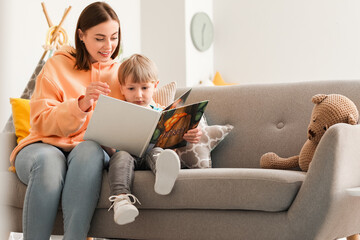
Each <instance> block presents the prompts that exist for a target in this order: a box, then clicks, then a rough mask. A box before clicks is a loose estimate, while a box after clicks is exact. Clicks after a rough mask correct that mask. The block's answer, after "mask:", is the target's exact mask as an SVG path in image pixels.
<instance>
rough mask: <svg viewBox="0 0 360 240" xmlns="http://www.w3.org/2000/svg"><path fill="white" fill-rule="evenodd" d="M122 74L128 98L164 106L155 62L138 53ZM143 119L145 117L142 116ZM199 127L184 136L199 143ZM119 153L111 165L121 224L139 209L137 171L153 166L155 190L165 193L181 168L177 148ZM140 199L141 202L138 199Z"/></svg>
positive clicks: (116, 216) (115, 205) (125, 64)
mask: <svg viewBox="0 0 360 240" xmlns="http://www.w3.org/2000/svg"><path fill="white" fill-rule="evenodd" d="M118 77H119V81H120V85H121V93H122V94H123V95H124V96H125V100H126V101H128V102H131V103H134V104H137V105H140V106H143V107H148V108H153V109H155V110H158V111H161V110H162V108H161V106H155V103H154V101H153V100H152V96H153V93H154V92H155V89H156V87H157V85H158V83H159V80H158V77H157V68H156V66H155V64H154V63H153V62H152V61H151V60H150V59H148V58H147V57H145V56H142V55H139V54H135V55H132V56H131V57H130V58H129V59H127V60H126V61H124V62H123V63H122V64H121V66H120V67H119V72H118ZM138 121H141V119H138ZM201 134H202V133H201V130H200V129H198V128H195V129H192V130H189V131H188V132H187V133H186V134H185V135H184V139H185V140H186V141H188V142H191V143H197V142H199V140H200V137H201ZM118 150H119V151H117V152H115V153H114V154H113V155H112V156H111V159H110V164H109V182H110V191H111V195H112V196H111V197H110V198H109V200H110V201H111V202H112V206H111V207H110V208H112V207H113V208H114V221H115V222H116V223H117V224H119V225H123V224H127V223H130V222H133V221H134V220H135V217H136V216H138V214H139V211H138V209H137V208H136V207H135V206H134V204H135V203H136V201H138V200H137V198H136V197H135V196H134V195H132V194H131V189H132V183H133V180H134V170H146V169H151V170H152V171H153V173H154V174H155V185H154V190H155V192H156V193H158V194H161V195H167V194H169V193H170V192H171V190H172V188H173V186H174V183H175V181H176V178H177V176H178V173H179V170H180V160H179V157H178V155H177V154H176V153H175V151H173V150H170V149H165V150H164V149H162V148H154V149H152V150H151V151H149V152H148V153H146V154H145V156H144V157H142V158H138V157H135V156H132V155H130V154H129V153H127V152H125V151H121V149H118ZM138 202H139V201H138Z"/></svg>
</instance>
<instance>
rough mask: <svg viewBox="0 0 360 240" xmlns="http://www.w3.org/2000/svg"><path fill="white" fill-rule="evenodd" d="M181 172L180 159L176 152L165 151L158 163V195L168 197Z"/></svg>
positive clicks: (156, 190) (156, 177)
mask: <svg viewBox="0 0 360 240" xmlns="http://www.w3.org/2000/svg"><path fill="white" fill-rule="evenodd" d="M179 171H180V159H179V156H178V155H177V154H176V153H175V151H173V150H170V149H165V150H164V151H163V152H161V153H160V155H159V157H158V159H157V161H156V176H155V185H154V190H155V192H156V193H157V194H160V195H167V194H169V193H170V192H171V190H172V189H173V187H174V184H175V181H176V179H177V176H178V174H179Z"/></svg>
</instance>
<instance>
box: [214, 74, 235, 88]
mask: <svg viewBox="0 0 360 240" xmlns="http://www.w3.org/2000/svg"><path fill="white" fill-rule="evenodd" d="M213 83H214V85H215V86H223V85H236V83H227V82H225V81H224V79H223V78H222V77H221V75H220V73H219V72H216V74H215V76H214V80H213Z"/></svg>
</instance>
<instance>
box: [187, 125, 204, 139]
mask: <svg viewBox="0 0 360 240" xmlns="http://www.w3.org/2000/svg"><path fill="white" fill-rule="evenodd" d="M201 136H202V131H201V128H200V127H197V128H194V129H190V130H189V131H187V133H185V134H184V139H185V141H187V142H189V143H198V142H200V139H201Z"/></svg>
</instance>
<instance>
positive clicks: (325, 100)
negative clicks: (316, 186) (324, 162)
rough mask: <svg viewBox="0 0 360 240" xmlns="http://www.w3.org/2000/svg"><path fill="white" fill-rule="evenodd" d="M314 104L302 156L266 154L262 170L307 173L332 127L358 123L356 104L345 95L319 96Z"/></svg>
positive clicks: (261, 162)
mask: <svg viewBox="0 0 360 240" xmlns="http://www.w3.org/2000/svg"><path fill="white" fill-rule="evenodd" d="M312 102H313V103H314V104H315V106H314V108H313V110H312V114H311V119H310V124H309V126H308V129H307V130H308V131H307V137H308V139H307V140H306V142H305V144H304V146H303V147H302V149H301V151H300V155H297V156H293V157H289V158H282V157H279V156H278V155H277V154H275V153H273V152H269V153H265V154H264V155H263V156H262V157H261V159H260V166H261V167H262V168H275V169H291V168H295V167H300V169H301V170H302V171H307V170H308V169H309V165H310V163H311V160H312V158H313V155H314V153H315V150H316V147H317V145H318V144H319V142H320V139H321V137H322V136H323V135H324V133H325V131H326V130H327V129H328V128H329V127H330V126H332V125H334V124H336V123H348V124H352V125H355V124H357V122H358V119H359V112H358V110H357V108H356V106H355V104H354V103H353V102H352V101H351V100H350V99H349V98H347V97H345V96H343V95H339V94H330V95H325V94H317V95H315V96H313V97H312Z"/></svg>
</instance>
